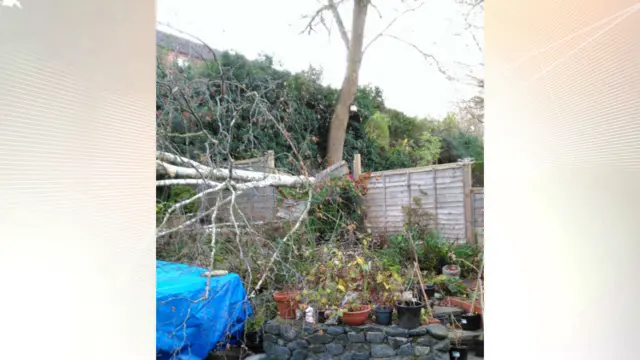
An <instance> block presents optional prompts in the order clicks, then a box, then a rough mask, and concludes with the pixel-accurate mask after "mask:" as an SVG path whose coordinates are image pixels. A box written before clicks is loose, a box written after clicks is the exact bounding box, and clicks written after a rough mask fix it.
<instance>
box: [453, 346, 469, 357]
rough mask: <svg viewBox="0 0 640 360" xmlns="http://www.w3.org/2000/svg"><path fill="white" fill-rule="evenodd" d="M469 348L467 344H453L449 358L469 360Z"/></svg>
mask: <svg viewBox="0 0 640 360" xmlns="http://www.w3.org/2000/svg"><path fill="white" fill-rule="evenodd" d="M468 355H469V349H468V348H467V347H466V346H452V347H451V349H450V350H449V360H467V356H468Z"/></svg>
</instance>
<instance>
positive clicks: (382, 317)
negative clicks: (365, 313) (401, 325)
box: [373, 291, 395, 325]
mask: <svg viewBox="0 0 640 360" xmlns="http://www.w3.org/2000/svg"><path fill="white" fill-rule="evenodd" d="M394 300H395V298H394V296H393V293H392V292H390V291H385V292H383V293H382V296H381V297H380V299H379V300H378V305H376V306H375V307H374V308H373V312H374V315H375V322H376V324H378V325H391V320H392V319H393V303H394Z"/></svg>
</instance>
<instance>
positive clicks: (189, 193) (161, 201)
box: [156, 185, 200, 217]
mask: <svg viewBox="0 0 640 360" xmlns="http://www.w3.org/2000/svg"><path fill="white" fill-rule="evenodd" d="M195 195H196V191H195V189H194V188H192V187H189V186H181V185H178V186H171V187H163V188H161V189H160V190H159V193H158V192H157V196H156V216H157V217H161V216H164V214H166V212H167V210H169V208H170V207H171V206H173V205H175V204H176V203H179V202H180V201H183V200H187V199H189V198H192V197H194V196H195ZM199 209H200V202H198V201H192V202H191V203H189V204H187V205H185V206H184V207H182V212H183V213H184V214H196V213H197V212H198V210H199Z"/></svg>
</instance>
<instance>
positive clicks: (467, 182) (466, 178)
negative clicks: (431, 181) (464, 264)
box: [462, 162, 474, 245]
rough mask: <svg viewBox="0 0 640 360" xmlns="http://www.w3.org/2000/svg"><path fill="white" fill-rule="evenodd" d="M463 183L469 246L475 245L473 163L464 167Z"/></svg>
mask: <svg viewBox="0 0 640 360" xmlns="http://www.w3.org/2000/svg"><path fill="white" fill-rule="evenodd" d="M462 174H463V176H462V181H463V184H464V220H465V231H466V237H467V244H470V245H473V242H474V241H473V230H474V228H473V215H472V208H471V163H470V162H465V163H464V164H463V165H462Z"/></svg>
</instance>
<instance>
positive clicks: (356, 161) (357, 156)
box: [353, 154, 362, 180]
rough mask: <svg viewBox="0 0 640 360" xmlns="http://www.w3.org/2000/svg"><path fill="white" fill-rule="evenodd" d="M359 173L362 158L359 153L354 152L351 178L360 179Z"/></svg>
mask: <svg viewBox="0 0 640 360" xmlns="http://www.w3.org/2000/svg"><path fill="white" fill-rule="evenodd" d="M360 174H362V160H361V159H360V154H355V155H353V178H354V179H355V180H358V179H360Z"/></svg>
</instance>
